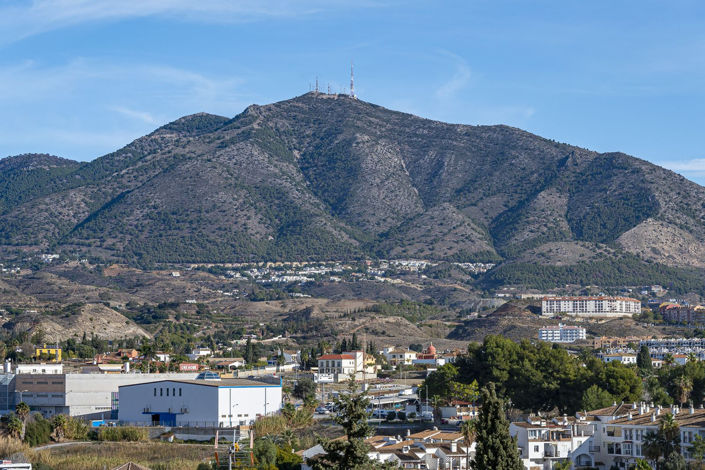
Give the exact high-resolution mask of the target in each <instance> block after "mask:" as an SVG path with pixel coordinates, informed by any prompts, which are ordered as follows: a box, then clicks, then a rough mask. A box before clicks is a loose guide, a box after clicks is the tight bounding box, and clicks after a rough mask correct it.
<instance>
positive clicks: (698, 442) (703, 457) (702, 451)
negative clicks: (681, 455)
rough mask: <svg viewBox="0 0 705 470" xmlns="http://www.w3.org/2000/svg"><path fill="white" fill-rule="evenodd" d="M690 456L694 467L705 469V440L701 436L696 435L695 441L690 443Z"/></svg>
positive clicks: (699, 469)
mask: <svg viewBox="0 0 705 470" xmlns="http://www.w3.org/2000/svg"><path fill="white" fill-rule="evenodd" d="M690 455H691V456H692V458H693V460H695V462H693V464H694V465H693V467H694V468H697V469H698V470H701V469H703V468H705V465H704V464H705V439H703V437H702V436H701V435H700V434H696V436H695V438H694V439H693V441H692V442H691V443H690Z"/></svg>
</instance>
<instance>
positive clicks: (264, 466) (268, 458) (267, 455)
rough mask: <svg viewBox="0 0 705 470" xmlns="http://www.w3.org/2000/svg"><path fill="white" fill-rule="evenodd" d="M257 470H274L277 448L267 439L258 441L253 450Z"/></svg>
mask: <svg viewBox="0 0 705 470" xmlns="http://www.w3.org/2000/svg"><path fill="white" fill-rule="evenodd" d="M253 453H254V455H255V459H257V468H258V469H259V470H270V469H276V468H277V467H276V463H277V446H276V445H275V444H274V443H273V442H272V441H271V440H269V439H258V440H257V441H256V442H255V448H254V450H253Z"/></svg>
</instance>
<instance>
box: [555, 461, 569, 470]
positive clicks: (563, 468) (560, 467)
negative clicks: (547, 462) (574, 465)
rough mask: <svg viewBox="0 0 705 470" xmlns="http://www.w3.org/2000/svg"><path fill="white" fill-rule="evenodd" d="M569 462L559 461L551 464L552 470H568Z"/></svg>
mask: <svg viewBox="0 0 705 470" xmlns="http://www.w3.org/2000/svg"><path fill="white" fill-rule="evenodd" d="M570 467H571V464H570V460H561V461H558V462H555V463H554V464H553V469H552V470H570Z"/></svg>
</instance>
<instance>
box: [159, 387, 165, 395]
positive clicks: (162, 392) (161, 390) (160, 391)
mask: <svg viewBox="0 0 705 470" xmlns="http://www.w3.org/2000/svg"><path fill="white" fill-rule="evenodd" d="M159 396H160V397H163V396H164V389H163V388H161V387H159Z"/></svg>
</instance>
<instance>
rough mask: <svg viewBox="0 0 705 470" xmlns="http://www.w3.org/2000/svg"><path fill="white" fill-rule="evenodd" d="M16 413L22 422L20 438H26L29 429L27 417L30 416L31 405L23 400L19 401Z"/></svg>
mask: <svg viewBox="0 0 705 470" xmlns="http://www.w3.org/2000/svg"><path fill="white" fill-rule="evenodd" d="M15 414H16V415H17V417H18V418H19V419H20V421H21V422H22V432H21V433H20V439H22V440H24V437H25V431H26V429H27V418H28V417H29V405H28V404H27V403H25V402H23V401H21V402H19V403H18V404H17V405H16V406H15Z"/></svg>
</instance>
